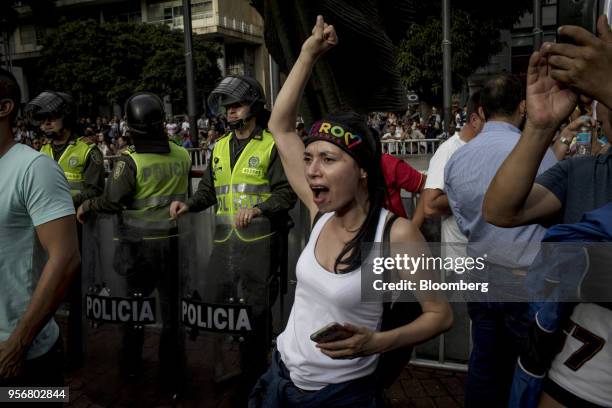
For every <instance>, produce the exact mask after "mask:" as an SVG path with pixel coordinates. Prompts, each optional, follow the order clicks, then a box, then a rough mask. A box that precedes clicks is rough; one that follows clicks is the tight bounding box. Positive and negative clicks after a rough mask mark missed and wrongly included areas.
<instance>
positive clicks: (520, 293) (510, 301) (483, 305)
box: [465, 264, 529, 408]
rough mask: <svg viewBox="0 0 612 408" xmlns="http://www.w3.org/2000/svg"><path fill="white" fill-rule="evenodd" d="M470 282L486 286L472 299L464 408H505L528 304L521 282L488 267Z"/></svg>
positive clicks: (506, 272) (524, 335) (522, 340)
mask: <svg viewBox="0 0 612 408" xmlns="http://www.w3.org/2000/svg"><path fill="white" fill-rule="evenodd" d="M469 279H470V281H480V282H485V281H486V282H489V287H490V290H489V292H488V293H486V294H480V295H477V296H475V297H472V298H471V299H469V300H472V301H471V302H468V304H467V307H468V314H469V316H470V320H471V321H472V342H473V347H472V353H471V354H470V362H469V370H468V375H467V379H466V384H465V406H466V408H473V407H476V408H480V407H487V408H489V407H495V408H497V407H500V408H502V407H507V406H508V399H509V395H510V387H511V385H512V378H513V375H514V369H515V366H516V362H517V360H518V356H519V353H520V351H521V348H522V347H523V345H524V344H525V342H526V339H527V331H528V328H529V303H527V302H526V301H523V302H521V300H527V296H526V293H527V292H526V289H525V287H524V285H523V278H522V277H519V276H516V275H515V274H513V273H512V271H509V270H508V269H505V268H502V267H500V266H497V265H491V264H487V267H486V268H485V270H483V271H479V272H478V273H471V274H470V276H469Z"/></svg>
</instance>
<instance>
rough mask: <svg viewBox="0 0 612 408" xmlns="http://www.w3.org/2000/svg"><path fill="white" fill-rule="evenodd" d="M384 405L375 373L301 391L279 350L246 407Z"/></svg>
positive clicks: (375, 407) (351, 407)
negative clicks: (378, 391) (377, 391)
mask: <svg viewBox="0 0 612 408" xmlns="http://www.w3.org/2000/svg"><path fill="white" fill-rule="evenodd" d="M382 406H384V405H383V404H382V403H381V401H380V400H379V398H378V397H377V393H376V381H375V377H374V375H369V376H367V377H362V378H358V379H356V380H352V381H347V382H343V383H339V384H330V385H328V386H326V387H324V388H322V389H320V390H319V391H313V392H309V391H302V390H300V389H299V388H297V387H296V386H295V384H293V382H292V381H291V379H290V377H289V370H287V367H285V364H283V362H282V360H281V358H280V353H279V352H278V351H276V350H275V351H274V354H273V356H272V363H271V364H270V368H269V369H268V371H267V372H266V373H265V374H264V375H262V376H261V378H260V379H259V381H257V384H256V385H255V388H253V391H251V395H250V397H249V405H248V408H318V407H321V408H323V407H324V408H378V407H382Z"/></svg>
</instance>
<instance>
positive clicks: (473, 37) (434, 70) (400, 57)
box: [397, 0, 533, 103]
mask: <svg viewBox="0 0 612 408" xmlns="http://www.w3.org/2000/svg"><path fill="white" fill-rule="evenodd" d="M532 3H533V1H532V0H516V1H512V2H492V1H488V0H453V1H451V31H450V35H451V43H452V82H453V90H454V91H455V92H458V91H460V90H461V89H462V88H463V87H464V85H465V84H466V83H467V78H468V77H469V76H470V75H472V74H473V73H474V72H475V71H476V69H478V68H479V67H482V66H484V65H486V64H487V63H488V61H489V59H490V58H491V57H492V56H493V55H495V54H497V53H499V52H500V51H501V50H502V47H503V43H502V42H501V41H500V30H503V29H510V28H511V27H512V25H513V24H515V23H516V22H517V21H518V19H519V18H520V17H521V16H522V15H523V14H524V13H525V11H527V10H529V8H530V7H531V6H532V5H533V4H532ZM441 44H442V18H441V1H438V0H437V1H433V2H429V1H428V2H418V5H417V13H416V22H415V23H414V24H412V26H411V27H410V28H409V29H408V32H407V33H406V37H405V39H403V40H402V41H401V42H400V45H399V47H398V49H397V61H398V65H399V69H400V72H401V75H402V81H403V85H404V86H405V87H406V89H413V90H415V91H416V92H417V93H418V94H419V95H420V97H421V99H423V100H425V101H426V102H429V103H439V101H440V100H441V96H442V46H441Z"/></svg>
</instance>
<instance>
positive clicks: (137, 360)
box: [77, 92, 191, 386]
mask: <svg viewBox="0 0 612 408" xmlns="http://www.w3.org/2000/svg"><path fill="white" fill-rule="evenodd" d="M125 111H126V118H127V119H126V120H127V127H128V129H129V132H130V135H131V136H132V139H133V143H134V145H133V146H131V147H129V148H128V149H127V151H126V152H124V153H123V155H122V157H121V158H120V159H118V161H117V162H116V163H115V165H114V168H113V171H112V175H111V176H110V177H109V179H108V182H107V185H106V190H105V192H104V195H103V196H101V197H98V198H94V199H90V200H86V201H85V202H84V203H83V204H82V205H81V206H80V207H79V209H78V211H77V218H78V219H79V221H80V222H81V223H83V222H84V221H85V216H86V214H87V213H88V212H103V213H120V222H119V225H117V226H116V231H115V235H116V238H115V240H116V241H117V243H118V244H117V246H116V250H115V251H116V252H115V262H114V268H115V272H116V273H117V274H119V275H121V276H122V277H124V278H125V279H126V281H127V287H128V291H129V292H130V294H129V295H131V296H149V295H150V294H151V293H152V292H153V290H154V289H155V288H157V289H158V293H159V296H160V299H159V300H160V305H161V315H162V316H161V317H162V323H163V328H162V333H161V339H160V346H159V361H160V365H161V367H160V374H161V376H162V380H163V381H164V382H165V383H166V384H167V383H168V382H171V383H172V384H171V385H172V386H178V381H180V380H179V378H180V376H179V374H180V372H181V362H182V355H181V348H180V347H179V346H178V341H179V338H178V321H177V319H178V303H177V299H176V296H177V294H178V277H177V252H178V251H177V245H176V230H177V227H176V221H174V220H170V219H169V217H168V209H169V206H170V203H171V202H172V201H173V200H185V199H186V197H187V191H188V175H189V171H190V169H191V159H190V156H189V153H188V152H187V150H185V149H184V148H183V147H180V146H178V145H176V144H174V143H172V142H169V141H168V138H167V137H166V136H165V134H164V129H163V119H164V110H163V103H162V101H161V99H160V98H159V97H157V96H156V95H154V94H151V93H147V92H140V93H136V94H134V95H132V96H131V97H130V98H129V99H128V100H127V102H126V105H125ZM143 343H144V332H143V328H142V326H138V325H127V328H126V329H125V332H124V338H123V351H122V358H121V368H122V372H123V374H124V375H127V376H136V375H138V374H139V372H140V368H141V367H140V365H141V358H142V347H143Z"/></svg>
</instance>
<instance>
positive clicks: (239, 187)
mask: <svg viewBox="0 0 612 408" xmlns="http://www.w3.org/2000/svg"><path fill="white" fill-rule="evenodd" d="M229 191H230V186H229V185H225V186H219V187H215V192H216V193H217V195H222V194H227V193H229ZM232 192H234V193H246V194H266V193H270V185H269V184H261V185H256V184H244V183H243V184H234V185H232Z"/></svg>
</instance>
